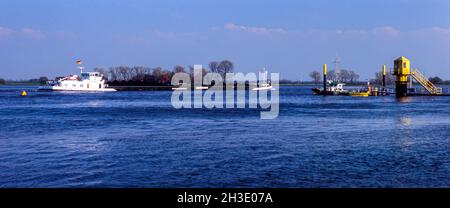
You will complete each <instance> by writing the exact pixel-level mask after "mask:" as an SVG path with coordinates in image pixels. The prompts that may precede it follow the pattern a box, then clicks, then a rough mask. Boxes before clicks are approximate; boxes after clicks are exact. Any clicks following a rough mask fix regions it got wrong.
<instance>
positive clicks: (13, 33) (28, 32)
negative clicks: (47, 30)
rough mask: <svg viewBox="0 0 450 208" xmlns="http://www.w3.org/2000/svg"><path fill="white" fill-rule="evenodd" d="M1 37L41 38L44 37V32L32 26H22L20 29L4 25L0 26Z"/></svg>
mask: <svg viewBox="0 0 450 208" xmlns="http://www.w3.org/2000/svg"><path fill="white" fill-rule="evenodd" d="M3 37H12V38H16V37H19V38H20V37H22V38H32V39H43V38H45V34H44V33H43V32H41V31H40V30H36V29H32V28H23V29H21V30H14V29H10V28H6V27H0V38H3Z"/></svg>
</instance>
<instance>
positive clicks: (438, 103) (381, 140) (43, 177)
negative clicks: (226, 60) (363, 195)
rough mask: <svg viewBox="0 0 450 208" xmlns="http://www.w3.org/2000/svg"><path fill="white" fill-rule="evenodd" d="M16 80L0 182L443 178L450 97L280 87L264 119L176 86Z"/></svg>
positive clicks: (9, 90)
mask: <svg viewBox="0 0 450 208" xmlns="http://www.w3.org/2000/svg"><path fill="white" fill-rule="evenodd" d="M33 89H34V88H33ZM33 89H30V90H33ZM19 90H20V88H17V87H0V170H1V171H0V187H450V108H449V107H450V97H412V98H408V99H406V100H402V101H399V100H396V99H395V98H394V97H368V98H352V97H322V96H312V95H311V94H310V87H282V88H281V90H280V100H281V104H280V115H279V117H278V118H277V119H275V120H260V119H259V115H260V114H259V112H260V111H259V110H249V109H247V110H237V109H234V110H233V109H231V110H225V109H220V110H219V109H217V110H207V109H182V110H176V109H174V108H173V107H172V106H171V104H170V96H171V92H117V93H86V94H79V93H57V92H53V93H52V92H33V91H31V92H30V94H29V96H28V97H26V98H22V97H20V96H19V92H20V91H19Z"/></svg>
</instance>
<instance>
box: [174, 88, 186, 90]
mask: <svg viewBox="0 0 450 208" xmlns="http://www.w3.org/2000/svg"><path fill="white" fill-rule="evenodd" d="M172 90H187V88H186V87H173V88H172Z"/></svg>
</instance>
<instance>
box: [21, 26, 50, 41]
mask: <svg viewBox="0 0 450 208" xmlns="http://www.w3.org/2000/svg"><path fill="white" fill-rule="evenodd" d="M21 33H22V34H23V35H24V36H26V37H30V38H34V39H43V38H45V34H44V33H43V32H41V31H40V30H36V29H32V28H23V29H22V30H21Z"/></svg>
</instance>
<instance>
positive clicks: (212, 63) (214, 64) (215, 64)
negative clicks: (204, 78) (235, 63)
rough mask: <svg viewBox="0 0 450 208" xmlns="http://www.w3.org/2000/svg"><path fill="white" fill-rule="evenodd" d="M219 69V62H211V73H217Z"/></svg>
mask: <svg viewBox="0 0 450 208" xmlns="http://www.w3.org/2000/svg"><path fill="white" fill-rule="evenodd" d="M218 67H219V62H217V61H211V62H209V69H210V70H211V72H214V73H216V72H217V68H218Z"/></svg>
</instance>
